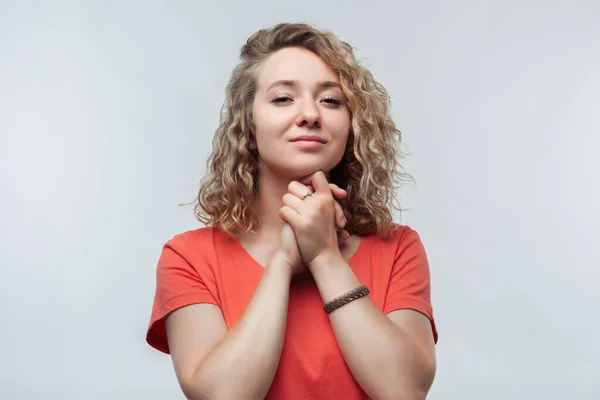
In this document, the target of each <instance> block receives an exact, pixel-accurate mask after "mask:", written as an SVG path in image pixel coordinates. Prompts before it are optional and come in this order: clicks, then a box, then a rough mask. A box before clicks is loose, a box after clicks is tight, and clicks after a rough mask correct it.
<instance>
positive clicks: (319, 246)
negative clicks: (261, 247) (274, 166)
mask: <svg viewBox="0 0 600 400" xmlns="http://www.w3.org/2000/svg"><path fill="white" fill-rule="evenodd" d="M303 182H305V183H306V184H309V185H310V186H312V187H313V188H314V193H312V195H309V196H306V194H307V193H309V192H312V191H311V190H310V189H309V187H308V186H307V185H305V184H302V183H300V182H297V181H294V182H292V183H290V185H289V188H288V189H289V193H287V194H286V195H285V196H283V204H284V205H283V207H282V208H281V209H280V210H279V216H280V217H281V218H282V219H283V220H284V221H286V222H287V223H288V224H290V226H291V227H292V229H293V230H294V233H295V234H296V241H297V243H298V248H299V249H300V254H301V255H302V261H303V262H304V264H305V265H307V266H308V267H310V265H311V263H312V262H313V261H314V260H315V258H317V257H318V256H319V255H322V254H325V253H336V252H337V253H339V248H338V237H337V231H336V222H335V213H336V210H335V199H334V198H333V195H332V193H331V188H330V186H329V183H328V182H327V178H326V177H325V174H324V173H323V172H322V171H317V172H315V173H314V174H312V175H311V176H309V177H308V178H306V179H305V180H303ZM305 196H306V197H305ZM303 197H304V200H303V199H302V198H303Z"/></svg>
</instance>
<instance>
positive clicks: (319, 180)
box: [310, 171, 331, 195]
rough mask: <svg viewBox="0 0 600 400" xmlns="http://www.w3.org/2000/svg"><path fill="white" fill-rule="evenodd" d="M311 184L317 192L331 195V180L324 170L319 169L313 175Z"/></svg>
mask: <svg viewBox="0 0 600 400" xmlns="http://www.w3.org/2000/svg"><path fill="white" fill-rule="evenodd" d="M310 184H311V185H313V187H314V188H315V193H323V194H326V195H331V189H330V188H329V182H327V177H326V176H325V174H324V173H323V171H317V172H315V173H314V175H313V176H312V181H311V182H310Z"/></svg>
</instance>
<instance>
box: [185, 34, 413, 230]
mask: <svg viewBox="0 0 600 400" xmlns="http://www.w3.org/2000/svg"><path fill="white" fill-rule="evenodd" d="M288 47H300V48H304V49H307V50H310V51H312V52H314V53H315V54H317V55H318V56H319V57H320V58H321V59H322V60H323V61H324V62H325V63H326V64H328V65H329V67H330V68H332V69H333V70H334V71H335V72H336V73H337V74H338V75H339V79H340V83H341V86H342V90H343V92H344V95H345V96H346V99H347V106H348V109H349V111H350V118H351V131H350V134H349V136H348V142H347V144H346V150H345V153H344V156H343V158H342V161H340V163H339V164H338V165H337V166H336V167H335V168H334V169H332V170H331V171H330V176H329V179H330V182H332V183H335V184H337V185H338V186H339V187H341V188H343V189H345V190H346V191H347V193H348V196H347V197H346V198H345V199H341V200H339V202H340V204H341V206H342V208H343V209H344V214H345V215H346V218H347V220H348V222H347V225H346V230H347V231H348V232H349V233H351V234H356V235H359V236H369V235H379V236H383V237H386V236H388V235H389V234H390V233H391V232H392V231H393V230H394V228H395V227H396V226H397V225H396V224H394V223H393V217H392V212H391V210H392V209H396V210H398V211H403V210H402V209H401V208H400V207H399V204H398V201H397V199H396V197H395V194H394V193H395V190H396V189H397V188H398V187H399V184H400V183H402V182H403V181H406V180H412V181H413V182H414V179H413V178H412V176H411V175H410V174H407V173H405V172H403V171H404V170H403V168H402V167H401V166H400V165H399V163H398V158H399V157H404V154H403V153H402V152H401V151H400V148H399V146H400V143H401V133H400V131H399V130H398V129H397V128H396V125H395V124H394V122H393V121H392V119H391V117H390V114H389V112H390V97H389V95H388V93H387V91H386V90H385V88H384V87H383V86H382V85H381V84H379V83H378V82H377V81H376V80H375V79H374V78H373V75H372V74H371V73H370V72H369V71H368V70H367V69H366V68H365V67H363V66H361V65H360V63H359V62H358V60H357V59H356V57H355V55H354V51H353V48H352V47H351V46H350V45H349V44H348V43H346V42H344V41H341V40H339V39H338V38H337V37H336V36H335V35H334V34H333V33H331V32H327V31H321V30H317V29H315V28H313V27H312V26H310V25H307V24H290V23H282V24H278V25H276V26H274V27H272V28H269V29H262V30H259V31H258V32H256V33H254V34H253V35H251V36H250V38H249V39H248V40H247V42H246V43H245V44H244V45H243V46H242V49H241V55H240V59H241V62H240V64H238V65H237V66H236V67H235V69H234V70H233V73H232V76H231V79H230V81H229V84H228V85H227V89H226V99H225V102H224V103H223V106H222V108H221V120H220V123H219V127H218V128H217V130H216V133H215V136H214V138H213V142H212V145H213V149H212V152H211V154H210V156H209V158H208V161H207V172H206V175H205V177H204V178H203V180H202V182H201V185H200V190H199V192H198V197H197V198H196V200H195V201H194V203H196V205H195V207H194V211H195V215H196V218H197V219H198V220H199V221H200V222H202V223H204V224H205V225H206V226H215V227H219V228H221V229H222V230H223V231H224V232H225V233H227V234H228V235H229V236H233V235H234V234H235V233H236V232H239V230H242V231H253V228H255V227H256V226H258V224H259V223H260V218H259V215H258V213H257V212H256V210H255V208H254V204H253V203H254V196H255V193H256V189H257V180H258V177H259V160H258V154H257V152H256V151H255V150H253V149H251V148H250V147H249V143H250V141H251V140H252V139H253V138H254V132H253V123H252V106H253V102H254V95H255V90H256V81H257V74H258V71H259V67H260V66H261V65H262V63H263V62H264V61H265V60H266V59H267V58H268V57H269V56H270V55H271V54H273V53H274V52H276V51H278V50H280V49H283V48H288Z"/></svg>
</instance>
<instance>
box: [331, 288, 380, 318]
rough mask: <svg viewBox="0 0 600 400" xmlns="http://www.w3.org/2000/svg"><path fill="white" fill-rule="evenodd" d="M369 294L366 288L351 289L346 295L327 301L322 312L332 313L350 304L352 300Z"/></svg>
mask: <svg viewBox="0 0 600 400" xmlns="http://www.w3.org/2000/svg"><path fill="white" fill-rule="evenodd" d="M368 294H369V288H368V287H366V286H364V285H363V286H359V287H357V288H355V289H352V290H351V291H349V292H348V293H344V294H343V295H341V296H339V297H336V298H335V299H333V300H331V301H328V302H327V303H326V304H325V305H324V306H323V310H325V313H327V314H329V313H331V312H332V311H335V310H337V309H338V308H340V307H341V306H343V305H345V304H348V303H350V302H351V301H353V300H356V299H359V298H361V297H363V296H366V295H368Z"/></svg>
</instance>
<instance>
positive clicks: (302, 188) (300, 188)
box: [288, 181, 314, 199]
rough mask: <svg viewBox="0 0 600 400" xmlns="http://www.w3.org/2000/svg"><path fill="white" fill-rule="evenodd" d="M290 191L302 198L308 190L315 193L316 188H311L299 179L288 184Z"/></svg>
mask: <svg viewBox="0 0 600 400" xmlns="http://www.w3.org/2000/svg"><path fill="white" fill-rule="evenodd" d="M288 192H289V193H291V194H293V195H294V196H297V197H298V198H300V199H302V198H303V197H304V196H306V194H307V193H308V192H311V193H314V190H312V187H311V188H309V187H308V186H306V185H303V184H301V183H300V182H298V181H292V182H290V184H289V185H288Z"/></svg>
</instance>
